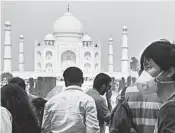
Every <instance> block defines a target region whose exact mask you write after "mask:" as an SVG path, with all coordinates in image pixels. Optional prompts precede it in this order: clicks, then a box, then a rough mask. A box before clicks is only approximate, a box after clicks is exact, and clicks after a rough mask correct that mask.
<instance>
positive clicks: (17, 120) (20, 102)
mask: <svg viewBox="0 0 175 133" xmlns="http://www.w3.org/2000/svg"><path fill="white" fill-rule="evenodd" d="M1 94H2V96H1V104H2V106H3V107H5V108H6V109H8V110H9V112H10V113H11V114H12V117H13V130H17V131H18V132H21V131H23V133H27V131H24V128H27V127H28V128H29V129H30V128H32V129H31V130H33V131H39V130H40V129H39V127H38V126H37V121H36V118H35V117H34V114H33V112H32V109H31V107H30V105H29V103H28V98H27V94H26V93H25V91H24V90H23V89H21V88H20V86H18V85H17V84H14V83H9V84H7V85H5V86H3V87H2V88H1ZM35 133H36V132H35Z"/></svg>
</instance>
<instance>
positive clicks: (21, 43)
mask: <svg viewBox="0 0 175 133" xmlns="http://www.w3.org/2000/svg"><path fill="white" fill-rule="evenodd" d="M18 67H19V68H18V69H19V71H20V72H23V71H24V36H23V35H20V36H19V63H18Z"/></svg>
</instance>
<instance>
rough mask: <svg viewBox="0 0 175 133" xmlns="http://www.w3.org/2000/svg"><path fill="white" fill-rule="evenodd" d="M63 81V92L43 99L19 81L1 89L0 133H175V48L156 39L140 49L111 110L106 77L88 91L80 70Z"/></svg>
mask: <svg viewBox="0 0 175 133" xmlns="http://www.w3.org/2000/svg"><path fill="white" fill-rule="evenodd" d="M63 77H64V82H65V89H64V90H63V91H62V92H60V93H58V94H56V95H55V96H53V97H52V98H50V99H48V100H46V99H44V98H41V97H38V96H34V95H31V94H28V93H27V92H26V85H25V81H24V80H23V79H21V78H19V77H14V78H12V79H11V80H10V81H9V82H8V84H6V85H4V86H3V87H1V106H0V109H1V119H0V121H1V133H106V132H109V133H175V44H172V43H170V42H169V41H167V40H160V41H155V42H153V43H151V44H150V45H149V46H148V47H147V48H146V49H145V50H144V52H143V53H142V56H141V59H140V71H139V77H138V79H137V81H136V83H134V84H132V85H130V86H127V87H124V88H123V89H122V90H121V91H120V93H119V95H118V96H116V103H115V107H114V108H112V104H111V96H112V90H113V88H112V78H111V77H110V75H107V74H105V73H99V74H97V75H96V77H95V79H94V81H93V85H92V86H93V87H92V89H89V90H88V91H87V92H84V91H83V89H82V84H83V82H84V77H83V72H82V70H81V69H79V68H77V67H69V68H67V69H66V70H65V71H64V73H63ZM106 127H108V128H106Z"/></svg>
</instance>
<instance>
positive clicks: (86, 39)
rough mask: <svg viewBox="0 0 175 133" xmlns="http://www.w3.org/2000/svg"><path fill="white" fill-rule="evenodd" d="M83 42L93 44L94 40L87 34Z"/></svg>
mask: <svg viewBox="0 0 175 133" xmlns="http://www.w3.org/2000/svg"><path fill="white" fill-rule="evenodd" d="M82 41H87V42H91V41H92V39H91V37H90V36H89V35H87V34H85V35H84V36H83V38H82Z"/></svg>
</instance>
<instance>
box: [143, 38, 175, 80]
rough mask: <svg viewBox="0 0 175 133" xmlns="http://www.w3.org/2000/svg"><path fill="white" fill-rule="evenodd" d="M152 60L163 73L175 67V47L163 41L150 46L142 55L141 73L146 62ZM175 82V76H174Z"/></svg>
mask: <svg viewBox="0 0 175 133" xmlns="http://www.w3.org/2000/svg"><path fill="white" fill-rule="evenodd" d="M150 59H152V60H153V61H154V62H155V63H156V64H157V65H158V66H159V67H160V68H161V69H162V70H163V71H166V70H169V69H170V68H171V67H175V45H174V44H172V43H170V42H169V41H167V40H165V39H163V40H160V41H155V42H153V43H151V45H149V46H148V47H147V48H146V49H145V50H144V52H143V53H142V56H141V59H140V66H141V71H143V69H144V62H145V60H147V61H149V60H150ZM172 79H173V80H175V74H174V75H173V76H172Z"/></svg>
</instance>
